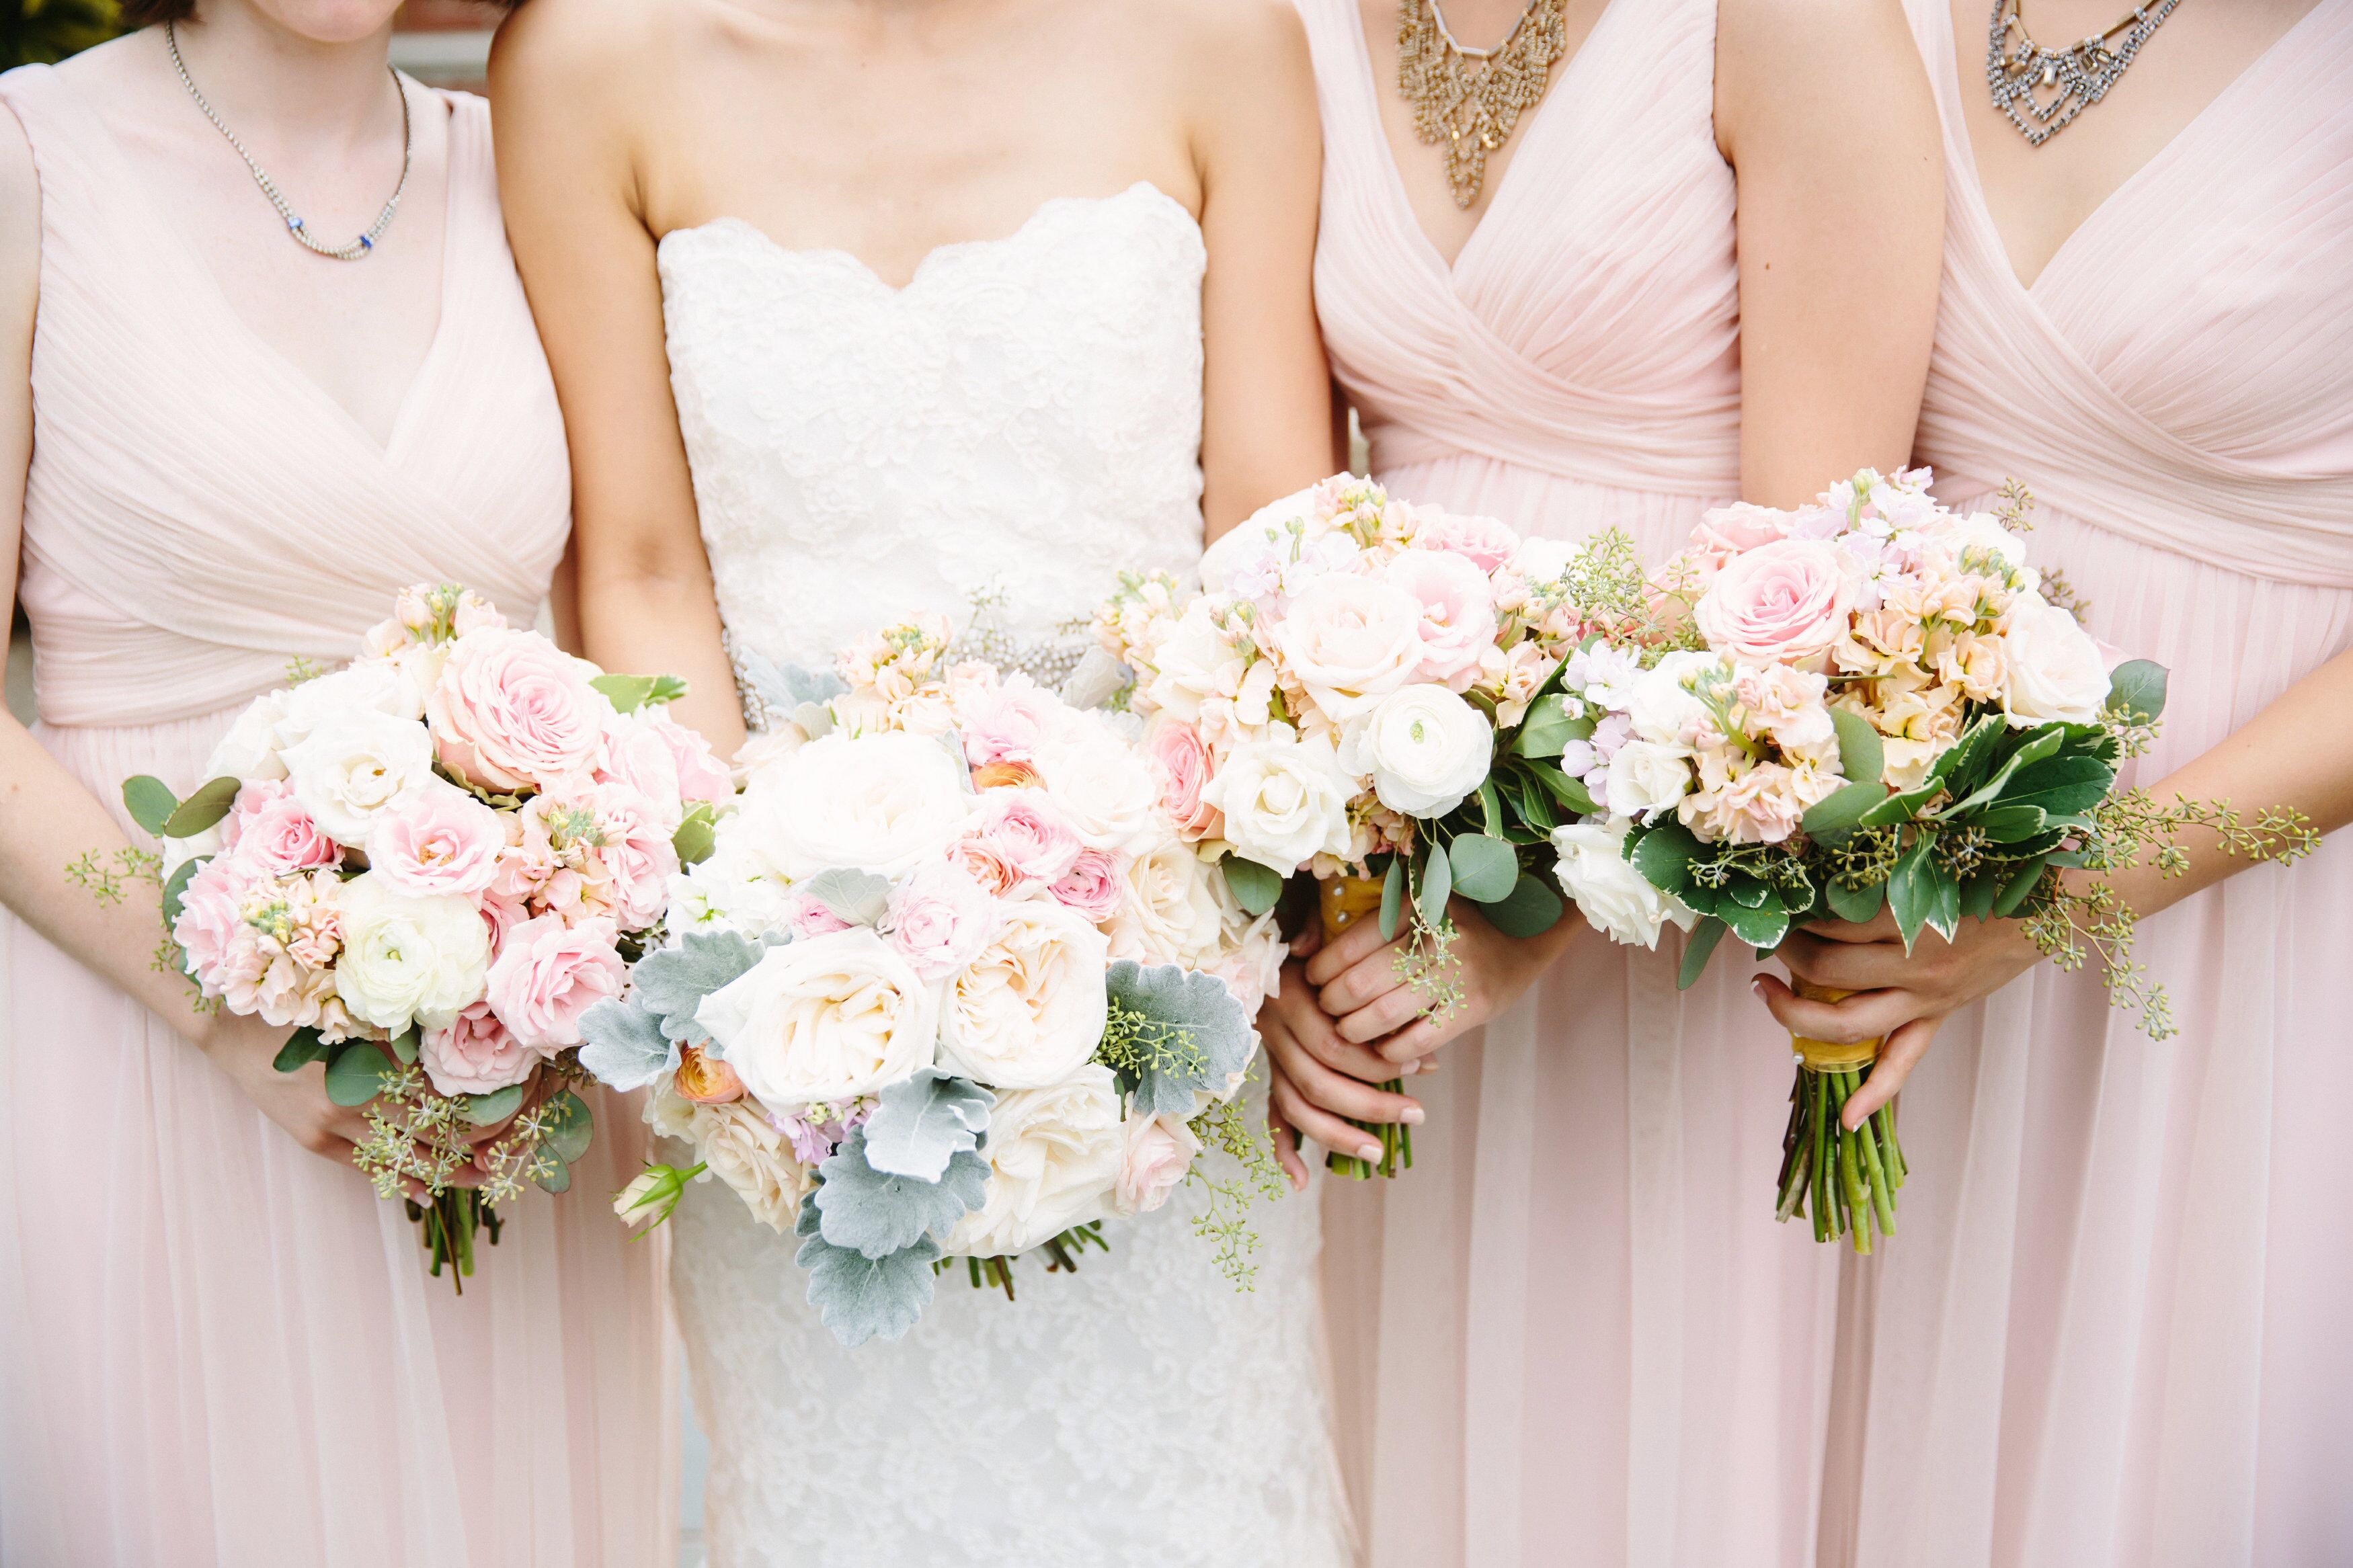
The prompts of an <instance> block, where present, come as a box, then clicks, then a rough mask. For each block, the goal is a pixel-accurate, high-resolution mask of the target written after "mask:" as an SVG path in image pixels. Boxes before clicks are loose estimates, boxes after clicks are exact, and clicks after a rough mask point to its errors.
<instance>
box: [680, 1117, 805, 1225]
mask: <svg viewBox="0 0 2353 1568" xmlns="http://www.w3.org/2000/svg"><path fill="white" fill-rule="evenodd" d="M690 1135H691V1137H692V1139H693V1141H694V1148H695V1152H696V1154H697V1155H699V1156H700V1157H701V1159H702V1163H704V1164H705V1165H707V1166H709V1167H710V1169H711V1173H712V1175H714V1176H717V1177H718V1178H719V1179H720V1180H721V1181H723V1182H724V1183H726V1184H728V1186H730V1187H731V1188H733V1190H734V1192H735V1195H736V1196H738V1197H740V1198H742V1199H743V1200H744V1205H745V1206H746V1207H748V1208H749V1209H750V1210H751V1211H752V1217H753V1218H754V1219H756V1220H758V1221H759V1222H760V1223H761V1224H762V1225H765V1226H767V1227H768V1228H769V1229H770V1230H773V1231H776V1232H777V1233H778V1234H779V1235H785V1234H789V1233H790V1232H791V1230H792V1228H793V1225H794V1222H795V1221H797V1219H799V1218H800V1212H801V1198H802V1197H803V1196H804V1195H805V1194H807V1192H808V1190H809V1173H808V1167H807V1166H806V1165H803V1164H802V1163H800V1162H799V1161H798V1160H797V1159H795V1158H794V1157H793V1145H792V1141H791V1140H790V1139H788V1138H786V1136H785V1135H784V1134H783V1133H781V1132H779V1131H776V1129H775V1128H774V1127H772V1126H770V1125H769V1124H768V1121H767V1119H766V1118H765V1117H764V1116H762V1115H761V1114H760V1113H759V1112H758V1111H757V1110H754V1109H753V1108H752V1107H751V1106H750V1105H748V1104H746V1103H745V1102H744V1101H743V1100H732V1101H730V1102H728V1103H727V1104H724V1105H698V1106H696V1107H695V1108H694V1116H693V1126H692V1131H691V1134H690Z"/></svg>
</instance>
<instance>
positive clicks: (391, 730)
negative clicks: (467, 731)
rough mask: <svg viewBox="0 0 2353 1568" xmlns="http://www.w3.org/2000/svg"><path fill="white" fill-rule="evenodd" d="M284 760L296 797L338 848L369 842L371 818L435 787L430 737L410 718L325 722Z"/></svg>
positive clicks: (358, 712) (351, 717) (368, 713)
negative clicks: (426, 789) (401, 800)
mask: <svg viewBox="0 0 2353 1568" xmlns="http://www.w3.org/2000/svg"><path fill="white" fill-rule="evenodd" d="M281 755H282V756H283V757H284V759H285V763H286V776H287V778H288V780H289V782H290V785H291V787H292V789H293V791H294V798H295V799H296V800H298V801H300V802H301V803H302V809H303V810H305V811H307V812H309V813H310V814H311V821H313V822H315V823H317V824H318V825H319V827H320V830H321V831H322V832H323V833H325V834H326V835H327V837H330V838H332V839H333V840H334V841H335V842H336V843H338V844H342V845H346V846H348V847H352V848H359V847H364V845H365V844H366V843H367V837H368V830H369V829H370V828H371V827H373V826H375V817H376V813H378V812H380V811H382V810H383V809H384V808H385V806H387V805H391V804H392V803H393V802H394V801H396V800H398V799H400V798H401V797H402V796H404V795H407V794H409V793H410V792H411V791H414V790H420V789H423V788H425V787H426V786H427V784H432V783H433V782H434V773H433V737H432V735H431V734H430V733H429V732H427V730H426V728H425V726H424V725H422V724H420V723H417V721H415V720H412V719H397V718H395V717H394V716H393V715H391V714H389V713H386V712H384V711H383V710H380V709H374V708H362V709H354V710H351V711H349V712H344V713H339V714H337V715H335V716H334V717H332V718H330V719H327V720H325V721H322V722H321V723H320V724H319V725H318V726H317V727H316V728H315V729H313V730H312V731H311V733H310V736H309V738H308V739H306V740H304V741H303V742H301V744H300V745H296V746H291V747H289V748H288V749H287V750H286V751H285V752H283V753H281Z"/></svg>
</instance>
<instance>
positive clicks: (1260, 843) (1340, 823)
mask: <svg viewBox="0 0 2353 1568" xmlns="http://www.w3.org/2000/svg"><path fill="white" fill-rule="evenodd" d="M1354 795H1356V782H1355V781H1354V780H1353V779H1351V778H1350V777H1349V776H1348V775H1347V773H1345V771H1343V770H1342V768H1341V766H1340V758H1339V753H1338V752H1336V751H1335V749H1334V748H1333V745H1332V741H1331V738H1330V737H1329V736H1324V735H1319V736H1317V737H1315V738H1314V740H1311V741H1303V740H1300V739H1299V738H1298V737H1297V736H1296V735H1294V734H1293V732H1292V731H1290V730H1289V729H1288V728H1285V727H1277V729H1276V730H1275V731H1274V732H1273V733H1271V734H1270V735H1268V736H1267V737H1266V738H1265V739H1264V740H1260V741H1246V742H1243V743H1242V744H1240V745H1239V746H1236V747H1235V748H1234V749H1233V750H1232V752H1229V753H1228V754H1227V757H1226V761H1225V765H1224V766H1223V767H1220V768H1219V770H1218V773H1217V776H1216V777H1214V778H1212V779H1211V780H1210V781H1209V782H1208V785H1207V786H1206V787H1205V788H1204V789H1203V790H1202V791H1201V799H1202V801H1203V802H1204V803H1205V804H1207V805H1213V806H1215V807H1217V809H1218V810H1219V811H1221V812H1223V813H1225V817H1226V839H1227V841H1228V842H1229V843H1230V844H1231V845H1233V847H1234V850H1235V852H1236V853H1237V854H1239V855H1240V856H1241V857H1242V858H1244V859H1246V860H1255V861H1257V862H1258V863H1259V864H1260V865H1261V866H1265V867H1268V868H1271V869H1272V870H1275V871H1279V872H1281V873H1282V875H1283V876H1286V877H1288V876H1290V875H1291V874H1292V873H1293V871H1296V870H1297V869H1299V868H1300V867H1301V866H1303V865H1304V864H1305V863H1306V862H1307V861H1309V860H1311V859H1313V858H1314V857H1316V856H1318V855H1345V854H1346V853H1347V852H1348V837H1349V836H1348V802H1349V799H1350V798H1351V797H1352V796H1354Z"/></svg>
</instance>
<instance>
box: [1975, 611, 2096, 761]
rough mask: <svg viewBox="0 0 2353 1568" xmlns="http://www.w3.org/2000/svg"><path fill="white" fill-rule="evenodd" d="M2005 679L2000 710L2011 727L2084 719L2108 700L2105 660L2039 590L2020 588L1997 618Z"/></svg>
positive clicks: (2087, 636)
mask: <svg viewBox="0 0 2353 1568" xmlns="http://www.w3.org/2000/svg"><path fill="white" fill-rule="evenodd" d="M2001 646H2002V653H2003V655H2004V657H2005V658H2007V660H2008V662H2009V665H2010V683H2009V686H2008V689H2005V690H2004V691H2003V692H2002V698H2001V707H2002V711H2003V712H2005V713H2007V714H2009V715H2010V724H2011V725H2012V726H2013V727H2014V728H2017V729H2021V730H2023V729H2031V728H2032V727H2033V726H2035V725H2037V724H2047V723H2050V722H2051V721H2053V720H2064V721H2066V722H2068V723H2070V724H2088V723H2090V722H2092V721H2094V719H2097V718H2098V717H2099V716H2100V709H2101V707H2102V706H2103V705H2104V704H2105V702H2106V701H2107V700H2108V663H2107V660H2106V659H2105V658H2102V657H2101V655H2100V645H2099V644H2098V643H2096V642H2094V640H2093V639H2092V635H2091V634H2090V633H2089V632H2087V631H2085V630H2084V628H2083V627H2081V626H2077V625H2076V624H2075V617H2074V616H2071V615H2069V614H2068V613H2067V612H2066V611H2065V610H2063V609H2061V608H2060V607H2059V606H2058V605H2053V604H2051V603H2049V602H2048V601H2046V600H2045V599H2043V598H2042V595H2039V594H2021V595H2018V596H2017V597H2016V598H2014V599H2012V600H2010V612H2009V614H2008V615H2007V616H2005V617H2004V618H2003V626H2002V631H2001Z"/></svg>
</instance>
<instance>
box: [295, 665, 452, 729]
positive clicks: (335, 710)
mask: <svg viewBox="0 0 2353 1568" xmlns="http://www.w3.org/2000/svg"><path fill="white" fill-rule="evenodd" d="M425 692H426V688H424V687H422V686H419V685H418V684H417V676H416V675H415V674H414V673H413V672H412V671H411V670H409V669H408V668H406V667H405V666H403V665H401V664H400V663H398V662H397V661H396V660H393V659H385V658H366V659H361V660H360V661H359V662H358V663H356V664H352V665H347V666H345V667H344V668H342V669H335V670H330V671H328V672H327V673H326V674H324V675H320V676H313V677H312V678H311V679H309V680H306V681H304V682H302V684H301V685H300V686H296V687H292V688H290V689H287V690H285V691H282V692H280V693H279V715H278V723H277V741H278V744H279V745H280V748H284V747H287V746H294V745H300V744H301V742H303V741H304V740H306V739H307V738H309V736H310V735H311V733H312V732H313V731H316V730H317V729H318V728H319V727H320V726H321V725H322V724H327V723H330V722H332V721H334V720H335V719H337V718H340V717H341V716H342V715H343V714H346V713H357V712H363V711H365V712H372V713H384V714H388V715H390V716H391V717H393V718H395V719H406V720H407V721H409V722H411V723H419V724H421V723H423V722H424V720H425Z"/></svg>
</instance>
